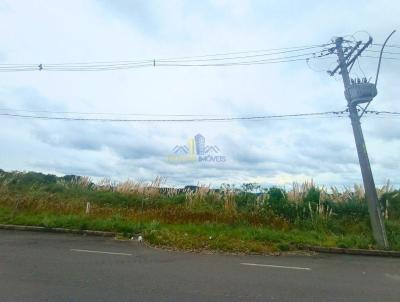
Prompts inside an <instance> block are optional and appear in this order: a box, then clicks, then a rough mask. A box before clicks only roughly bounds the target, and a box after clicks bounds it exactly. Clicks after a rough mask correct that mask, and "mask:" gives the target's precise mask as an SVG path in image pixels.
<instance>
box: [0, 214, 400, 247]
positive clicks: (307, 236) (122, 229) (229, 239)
mask: <svg viewBox="0 0 400 302" xmlns="http://www.w3.org/2000/svg"><path fill="white" fill-rule="evenodd" d="M0 223H4V224H16V225H32V226H43V227H48V228H55V227H62V228H69V229H80V230H83V229H88V230H98V231H114V232H119V233H122V234H123V235H124V236H126V237H129V236H131V235H133V234H139V233H140V234H142V235H143V236H144V238H145V240H146V241H147V242H148V243H150V244H152V245H155V246H163V247H169V248H177V249H184V250H215V251H224V252H243V253H271V252H277V251H286V250H296V249H297V248H298V247H299V246H304V245H315V246H325V247H347V248H366V249H367V248H371V247H374V244H373V240H372V237H371V236H370V235H369V233H362V232H361V233H358V232H354V233H349V234H340V233H337V234H335V233H332V232H330V231H328V230H325V231H321V230H318V229H316V230H310V229H309V228H304V227H303V228H292V229H290V230H283V229H272V228H270V227H254V226H248V225H247V226H246V225H229V224H216V223H205V224H193V223H185V224H166V223H161V222H158V221H156V220H152V221H140V222H138V221H132V220H129V219H126V218H124V217H122V216H120V215H114V216H112V217H107V218H97V217H91V216H90V215H85V214H54V213H46V212H42V213H37V212H36V213H30V212H18V213H15V212H13V211H12V210H11V209H8V208H4V207H1V208H0ZM388 233H389V237H390V239H391V242H392V243H394V244H392V248H393V249H396V250H400V236H399V234H400V224H388Z"/></svg>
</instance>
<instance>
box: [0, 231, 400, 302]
mask: <svg viewBox="0 0 400 302" xmlns="http://www.w3.org/2000/svg"><path fill="white" fill-rule="evenodd" d="M0 301H2V302H8V301H12V302H17V301H54V302H55V301H307V302H309V301H363V302H365V301H385V302H389V301H396V302H398V301H400V259H394V258H378V257H363V256H360V257H358V256H345V255H317V256H281V257H273V256H227V255H205V254H193V253H182V252H169V251H163V250H157V249H150V248H146V247H144V246H142V245H140V244H138V243H137V242H133V241H115V240H112V239H109V238H100V237H87V236H79V235H69V234H53V233H34V232H21V231H5V230H0Z"/></svg>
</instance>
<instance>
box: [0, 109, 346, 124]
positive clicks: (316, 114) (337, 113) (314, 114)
mask: <svg viewBox="0 0 400 302" xmlns="http://www.w3.org/2000/svg"><path fill="white" fill-rule="evenodd" d="M345 112H346V110H342V111H326V112H312V113H297V114H280V115H261V116H240V117H211V118H185V119H125V118H124V119H120V118H118V119H113V118H87V117H66V116H48V115H29V114H18V113H3V112H1V113H0V116H3V117H10V118H26V119H41V120H60V121H87V122H146V123H147V122H224V121H249V120H267V119H282V118H312V117H322V116H340V115H343V114H345Z"/></svg>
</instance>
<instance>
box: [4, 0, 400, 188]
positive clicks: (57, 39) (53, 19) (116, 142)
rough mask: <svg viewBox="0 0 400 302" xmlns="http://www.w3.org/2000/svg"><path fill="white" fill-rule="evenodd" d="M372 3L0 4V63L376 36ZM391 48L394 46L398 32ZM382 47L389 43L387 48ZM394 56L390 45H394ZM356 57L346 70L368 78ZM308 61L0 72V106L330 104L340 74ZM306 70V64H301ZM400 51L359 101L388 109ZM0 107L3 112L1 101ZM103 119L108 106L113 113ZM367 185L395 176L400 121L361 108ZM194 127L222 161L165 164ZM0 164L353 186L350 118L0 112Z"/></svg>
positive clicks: (278, 110)
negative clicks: (373, 91)
mask: <svg viewBox="0 0 400 302" xmlns="http://www.w3.org/2000/svg"><path fill="white" fill-rule="evenodd" d="M399 16H400V3H399V2H398V1H396V0H392V1H384V0H380V1H378V0H376V1H365V0H364V1H289V0H286V1H285V0H279V1H274V0H268V1H261V0H260V1H245V0H242V1H240V0H237V1H236V0H209V1H195V0H192V1H189V0H187V1H179V0H165V1H164V0H159V1H145V0H143V1H134V0H130V1H129V0H113V1H111V0H110V1H105V0H103V1H89V0H88V1H83V0H82V1H75V0H69V1H61V0H59V1H50V0H48V1H39V0H35V1H33V0H32V1H27V0H25V1H22V0H21V1H18V0H10V1H4V0H0V64H7V63H35V64H39V63H42V64H44V65H45V64H46V63H65V62H86V61H120V60H136V59H152V58H166V57H181V56H193V55H204V54H212V53H220V52H232V51H246V50H258V49H270V48H282V47H291V46H301V45H314V44H322V43H326V42H329V41H330V40H331V39H332V38H333V37H335V36H347V37H349V36H348V35H351V34H354V36H355V37H356V38H357V39H364V40H366V39H367V38H368V34H367V33H366V32H368V33H369V34H371V35H372V36H373V38H374V41H375V42H376V43H382V42H383V41H384V39H385V38H386V36H387V35H388V34H389V33H390V32H391V31H392V30H393V29H396V28H397V29H399V30H400V28H399V23H400V22H399V20H400V19H399ZM390 43H391V44H400V33H397V34H396V35H395V36H394V37H393V40H392V41H391V42H390ZM392 51H393V49H392ZM397 51H398V52H400V50H397ZM376 61H377V60H376V59H372V58H362V59H361V60H360V66H361V68H360V66H358V65H357V66H355V67H354V69H353V71H354V73H353V76H362V74H363V72H364V73H365V74H366V75H368V77H369V76H374V74H375V65H376V63H377V62H376ZM334 64H335V58H334V57H332V59H327V60H320V61H311V62H310V65H311V66H307V64H306V63H305V62H290V63H282V64H270V65H252V66H230V67H156V68H142V69H133V70H116V71H104V72H50V71H42V72H39V71H32V72H17V73H12V72H7V73H6V72H3V73H0V107H1V109H2V110H3V109H4V108H13V109H27V110H48V111H74V112H109V113H136V114H196V115H202V114H203V115H230V116H249V115H269V114H291V113H302V112H319V111H330V110H342V109H344V108H345V100H344V97H343V85H342V83H341V81H340V78H336V79H335V78H332V77H329V76H328V75H327V73H326V72H325V70H327V69H328V68H329V67H332V66H334ZM310 67H311V68H310ZM399 71H400V61H389V60H388V61H384V63H383V66H382V71H381V78H380V84H379V87H378V90H379V93H378V96H377V97H376V98H375V100H374V102H373V104H372V105H371V107H370V108H371V109H374V110H391V111H400V98H399V92H400V85H399V77H398V76H399ZM3 112H4V111H3ZM114 117H115V116H114ZM363 129H364V135H365V138H366V142H367V146H368V151H369V156H370V159H371V161H372V169H373V172H374V175H375V180H376V183H377V184H382V183H384V182H386V180H387V179H390V180H391V181H392V183H394V184H395V185H396V186H399V185H400V173H399V171H400V169H399V168H400V166H399V162H400V152H399V151H400V135H399V134H400V119H393V118H392V119H382V118H372V117H371V118H368V117H367V118H365V119H363ZM197 133H201V134H202V135H203V136H204V137H205V138H206V144H209V145H216V146H218V148H219V149H220V151H221V154H223V155H224V156H225V157H226V161H225V162H223V163H201V162H189V163H174V162H169V161H168V160H167V157H168V156H169V155H171V154H172V149H173V148H174V147H175V146H176V145H184V144H185V143H186V142H187V140H188V139H189V138H192V137H193V136H194V135H196V134H197ZM0 142H1V149H0V168H2V169H4V170H32V171H40V172H45V173H53V174H58V175H63V174H79V175H87V176H91V177H94V178H101V177H110V178H112V179H116V180H117V179H126V178H130V179H137V180H151V179H154V178H155V177H156V176H165V177H167V178H168V183H170V184H173V185H186V184H197V183H203V184H212V185H215V186H218V185H219V184H221V183H234V184H240V183H244V182H257V183H261V184H264V185H270V184H278V185H284V184H289V183H291V182H293V181H303V180H307V179H314V181H315V182H317V183H319V184H325V185H351V184H354V183H361V173H360V169H359V166H358V159H357V154H356V150H355V146H354V140H353V136H352V131H351V125H350V121H349V119H348V118H336V119H333V118H319V119H317V118H315V119H296V120H268V121H252V122H230V123H226V122H225V123H221V122H220V123H182V124H177V123H151V124H145V123H143V124H132V123H131V124H129V123H124V124H118V123H98V122H67V121H50V120H27V119H12V118H9V117H0Z"/></svg>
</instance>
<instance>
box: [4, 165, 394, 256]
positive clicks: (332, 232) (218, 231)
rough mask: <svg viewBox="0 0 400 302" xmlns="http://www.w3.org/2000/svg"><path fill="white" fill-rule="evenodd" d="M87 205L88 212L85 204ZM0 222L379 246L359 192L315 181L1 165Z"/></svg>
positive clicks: (168, 239)
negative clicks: (61, 173) (214, 181)
mask: <svg viewBox="0 0 400 302" xmlns="http://www.w3.org/2000/svg"><path fill="white" fill-rule="evenodd" d="M379 192H380V200H381V204H382V207H383V208H382V209H383V210H384V211H385V214H386V216H387V219H386V220H385V223H386V228H387V234H388V238H389V242H390V248H391V249H393V250H400V192H399V191H398V190H397V191H396V190H393V189H390V188H389V187H386V189H385V190H383V189H381V190H380V191H379ZM87 202H90V204H91V210H90V213H89V214H85V208H86V203H87ZM0 223H3V224H16V225H31V226H43V227H47V228H56V227H60V228H68V229H79V230H83V229H86V230H99V231H113V232H118V233H122V234H123V235H124V236H126V237H129V236H132V235H133V234H142V235H143V236H144V238H145V240H146V242H148V243H150V244H152V245H155V246H163V247H169V248H178V249H185V250H214V251H225V252H244V253H272V252H277V251H288V250H289V251H290V250H296V249H298V248H299V247H300V246H304V245H315V246H323V247H347V248H364V249H370V248H376V246H375V244H374V241H373V238H372V236H371V228H370V225H369V218H368V211H367V207H366V203H365V200H364V196H363V192H362V190H361V189H360V188H359V187H355V189H354V191H349V190H347V191H343V192H339V191H338V190H336V189H332V192H328V191H327V190H326V189H325V188H320V187H317V186H315V185H314V184H312V183H305V184H303V185H302V186H299V185H297V186H293V189H292V190H287V191H285V190H283V189H281V188H277V187H272V188H260V187H259V186H255V185H254V184H245V185H243V186H242V188H241V189H235V188H233V187H231V186H224V187H221V188H220V189H218V190H212V189H210V188H208V187H200V188H198V189H197V190H196V191H190V190H189V191H187V190H176V189H171V188H169V189H161V187H160V183H159V182H157V181H156V182H155V183H154V184H151V185H148V184H147V185H146V184H139V183H134V182H125V183H121V184H116V185H112V184H109V183H105V184H103V185H95V184H93V183H92V182H90V181H89V180H88V179H87V178H80V177H77V176H65V177H61V178H60V177H56V176H53V175H44V174H40V173H33V172H29V173H19V172H4V171H1V170H0Z"/></svg>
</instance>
